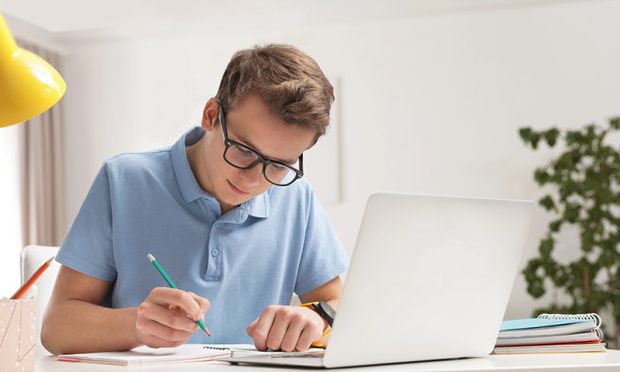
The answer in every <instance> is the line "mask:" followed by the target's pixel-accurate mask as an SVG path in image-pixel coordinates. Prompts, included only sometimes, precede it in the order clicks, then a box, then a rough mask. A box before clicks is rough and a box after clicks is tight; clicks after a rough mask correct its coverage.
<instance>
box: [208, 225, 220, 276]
mask: <svg viewBox="0 0 620 372" xmlns="http://www.w3.org/2000/svg"><path fill="white" fill-rule="evenodd" d="M210 235H211V236H210V239H209V246H208V247H207V249H208V252H209V255H211V257H210V258H209V260H208V262H209V263H208V265H207V277H206V280H207V281H209V282H215V281H219V280H220V279H221V276H222V273H221V269H222V255H221V253H222V252H221V251H220V249H221V248H220V247H221V241H222V234H221V226H220V224H219V223H217V222H216V223H214V224H213V227H211V234H210Z"/></svg>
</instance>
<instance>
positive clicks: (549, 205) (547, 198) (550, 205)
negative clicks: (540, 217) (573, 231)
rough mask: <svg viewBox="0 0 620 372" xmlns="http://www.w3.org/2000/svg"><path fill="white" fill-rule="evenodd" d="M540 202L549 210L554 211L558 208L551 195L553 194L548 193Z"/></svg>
mask: <svg viewBox="0 0 620 372" xmlns="http://www.w3.org/2000/svg"><path fill="white" fill-rule="evenodd" d="M538 204H540V205H541V206H542V207H543V208H545V209H546V210H547V211H553V210H557V208H556V207H555V203H554V202H553V198H552V197H551V195H546V196H545V197H544V198H542V199H540V200H539V201H538Z"/></svg>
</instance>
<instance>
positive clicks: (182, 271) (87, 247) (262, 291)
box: [56, 127, 348, 343]
mask: <svg viewBox="0 0 620 372" xmlns="http://www.w3.org/2000/svg"><path fill="white" fill-rule="evenodd" d="M203 134H204V131H203V129H202V128H200V127H195V128H193V129H191V130H189V131H188V132H187V133H185V134H184V135H183V136H182V137H181V138H180V139H179V140H178V141H177V142H176V143H175V144H174V145H173V146H171V147H170V148H166V149H163V150H159V151H153V152H146V153H132V154H122V155H118V156H116V157H113V158H112V159H110V160H108V161H106V162H105V163H104V165H103V167H102V168H101V170H100V171H99V173H98V174H97V177H96V178H95V181H94V183H93V185H92V186H91V189H90V191H89V192H88V195H87V196H86V199H85V200H84V203H83V204H82V207H81V208H80V211H79V213H78V215H77V217H76V219H75V221H74V222H73V225H72V226H71V228H70V230H69V232H68V233H67V235H66V236H65V239H64V240H63V242H62V244H61V248H60V252H59V254H58V256H57V257H56V260H57V261H58V262H60V263H61V264H63V265H65V266H68V267H70V268H72V269H74V270H77V271H80V272H82V273H84V274H86V275H88V276H91V277H95V278H98V279H102V280H106V281H111V282H114V285H113V286H112V289H111V291H110V293H109V294H108V298H107V300H106V303H105V305H106V306H110V307H115V308H120V307H132V306H138V305H139V304H140V303H142V302H143V301H144V299H145V298H146V297H147V296H148V294H149V292H150V291H151V289H153V288H154V287H162V286H166V283H165V282H164V280H163V278H162V277H161V276H160V274H159V273H158V272H157V271H156V270H155V268H154V267H153V266H152V264H151V263H150V262H149V261H148V259H147V257H146V255H147V254H148V253H152V254H153V255H154V256H155V257H156V258H157V260H158V261H159V263H160V264H161V265H162V266H163V267H164V268H165V269H166V271H167V272H168V274H169V275H170V276H171V277H172V279H173V280H174V281H175V282H176V284H177V286H178V287H179V288H181V289H184V290H187V291H192V292H195V293H197V294H199V295H200V296H203V297H206V298H208V299H209V301H210V302H211V309H210V310H209V312H208V313H207V316H206V324H207V326H208V327H209V329H210V330H211V332H212V334H213V337H207V336H206V335H205V334H204V333H203V332H201V331H199V332H196V333H194V335H193V336H192V338H191V339H190V342H194V343H251V342H252V340H251V338H250V337H249V336H248V335H247V333H246V327H247V326H248V325H249V324H250V323H251V322H252V321H253V320H254V319H256V318H257V317H258V316H259V315H260V313H261V312H262V311H263V310H264V309H265V307H266V306H268V305H271V304H280V305H285V304H289V303H290V300H291V296H292V295H293V293H296V294H298V295H302V294H304V293H306V292H308V291H311V290H313V289H315V288H318V287H320V286H321V285H323V284H325V283H327V282H328V281H330V280H331V279H333V278H335V277H337V276H338V275H340V274H341V273H343V272H344V271H345V270H346V268H347V266H348V258H347V256H346V253H345V252H344V250H343V248H342V246H341V244H340V242H339V240H338V238H337V236H336V234H335V232H334V229H333V227H332V225H331V223H330V221H329V219H328V217H327V214H326V213H325V210H324V209H323V207H322V206H321V204H320V203H319V201H318V200H317V198H316V196H315V194H314V192H313V191H312V188H311V187H310V185H309V184H308V183H307V182H306V181H305V180H304V179H303V178H302V179H300V180H298V181H296V182H294V183H293V184H292V185H290V186H287V187H278V186H274V187H272V188H270V189H269V190H267V191H266V192H265V193H263V194H261V195H258V196H256V197H254V198H253V199H251V200H248V201H247V202H245V203H243V204H241V205H240V206H238V207H236V208H234V209H232V210H230V211H229V212H227V213H225V214H224V215H222V214H221V212H220V205H219V203H218V202H217V200H216V199H215V198H214V197H213V196H212V195H210V194H209V193H207V192H206V191H204V190H203V189H202V188H201V187H200V186H199V184H198V182H197V180H196V178H195V177H194V174H193V172H192V170H191V169H190V166H189V162H188V160H187V156H186V152H185V150H186V146H190V145H192V144H194V143H196V142H197V141H198V140H199V139H200V138H202V136H203Z"/></svg>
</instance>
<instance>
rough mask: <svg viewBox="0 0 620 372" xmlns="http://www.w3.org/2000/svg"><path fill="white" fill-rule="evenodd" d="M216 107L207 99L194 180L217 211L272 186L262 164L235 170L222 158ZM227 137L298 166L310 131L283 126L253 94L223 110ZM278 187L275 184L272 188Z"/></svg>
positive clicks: (219, 126) (219, 125)
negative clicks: (214, 201)
mask: <svg viewBox="0 0 620 372" xmlns="http://www.w3.org/2000/svg"><path fill="white" fill-rule="evenodd" d="M219 109H220V106H219V105H218V103H217V101H216V100H215V99H211V100H209V102H207V105H206V107H205V110H204V113H203V120H202V127H203V128H204V129H205V130H206V133H205V138H204V141H201V143H203V146H204V148H203V151H201V153H203V154H204V159H201V160H200V161H197V162H196V163H195V164H196V165H197V166H198V168H199V169H194V172H197V173H198V174H197V178H198V179H199V182H200V184H201V186H202V188H203V189H205V190H206V191H208V192H210V193H211V194H212V195H213V196H215V198H216V199H217V200H218V201H219V202H220V205H221V207H222V212H223V213H224V212H226V211H228V210H230V209H231V208H234V207H235V206H237V205H239V204H241V203H243V202H245V201H247V200H249V199H251V198H253V197H255V196H257V195H259V194H262V193H263V192H265V191H266V190H267V189H269V188H270V187H271V186H273V185H272V184H271V183H270V182H269V181H267V180H266V179H265V177H264V176H263V164H262V163H260V162H259V163H258V164H257V165H256V166H254V167H253V168H250V169H238V168H235V167H233V166H232V165H230V164H228V163H227V162H226V161H225V160H224V156H223V154H224V150H225V148H226V147H225V145H224V135H223V133H222V127H221V123H219V121H218V119H217V118H218V113H219ZM225 121H226V127H227V129H228V138H229V139H231V140H233V141H236V142H239V143H241V144H243V145H246V146H248V147H250V148H252V149H254V150H255V151H257V152H258V153H260V154H262V155H263V156H265V157H266V158H269V159H272V160H278V161H281V162H283V163H286V164H290V165H292V166H293V167H296V168H299V163H298V162H297V159H298V158H299V156H300V155H301V154H302V153H303V152H304V151H305V150H306V149H308V148H309V147H310V145H311V144H312V142H313V140H314V135H315V134H314V132H313V131H311V130H309V129H305V128H301V127H298V126H293V125H290V124H287V123H285V122H284V121H282V120H281V119H280V118H278V117H277V116H276V115H274V114H273V113H271V112H270V110H269V108H268V107H267V106H266V105H265V103H263V101H262V99H261V98H260V97H259V96H258V95H254V94H251V95H248V96H245V97H243V98H242V99H241V100H239V102H238V104H237V107H236V108H235V109H233V110H230V111H226V116H225ZM276 187H279V186H276Z"/></svg>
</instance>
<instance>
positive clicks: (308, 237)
mask: <svg viewBox="0 0 620 372" xmlns="http://www.w3.org/2000/svg"><path fill="white" fill-rule="evenodd" d="M307 192H308V194H307V195H308V196H307V197H308V198H309V204H308V205H309V208H308V220H307V224H306V231H305V239H304V247H303V252H302V256H301V263H300V267H299V271H298V275H297V282H296V284H295V293H296V294H297V295H303V294H305V293H307V292H309V291H311V290H313V289H316V288H318V287H320V286H322V285H323V284H325V283H327V282H329V281H330V280H332V279H334V278H335V277H337V276H338V275H340V274H342V273H343V272H344V271H345V270H346V269H347V268H348V266H349V258H348V257H347V255H346V253H345V251H344V248H343V247H342V244H341V243H340V240H339V239H338V237H337V235H336V232H335V231H334V228H333V226H332V224H331V221H330V220H329V217H328V215H327V213H326V211H325V209H324V208H323V206H322V205H321V203H320V202H319V200H318V199H317V197H316V195H315V194H314V192H313V191H312V189H311V188H308V191H307Z"/></svg>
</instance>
